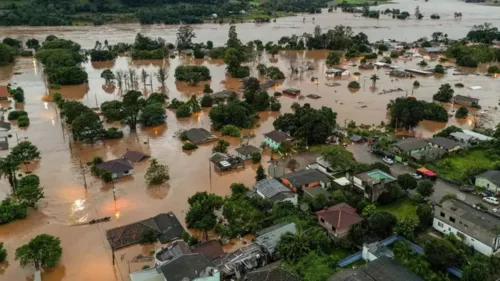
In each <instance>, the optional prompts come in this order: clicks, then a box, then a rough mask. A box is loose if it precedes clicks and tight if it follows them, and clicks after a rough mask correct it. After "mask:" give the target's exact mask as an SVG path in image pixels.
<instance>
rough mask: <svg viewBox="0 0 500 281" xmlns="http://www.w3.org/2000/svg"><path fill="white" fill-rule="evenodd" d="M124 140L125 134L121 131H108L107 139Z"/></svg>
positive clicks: (112, 129)
mask: <svg viewBox="0 0 500 281" xmlns="http://www.w3.org/2000/svg"><path fill="white" fill-rule="evenodd" d="M121 138H123V132H122V131H120V130H119V129H118V128H109V129H108V130H106V139H113V140H116V139H121Z"/></svg>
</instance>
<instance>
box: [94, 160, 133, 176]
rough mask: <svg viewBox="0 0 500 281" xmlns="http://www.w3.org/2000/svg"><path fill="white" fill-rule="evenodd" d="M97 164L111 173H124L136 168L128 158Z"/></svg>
mask: <svg viewBox="0 0 500 281" xmlns="http://www.w3.org/2000/svg"><path fill="white" fill-rule="evenodd" d="M96 166H97V167H98V168H101V169H104V170H106V171H108V172H110V173H123V172H126V171H129V170H131V169H133V168H134V167H133V166H132V164H131V163H130V161H128V160H127V159H115V160H110V161H106V162H102V163H101V164H97V165H96Z"/></svg>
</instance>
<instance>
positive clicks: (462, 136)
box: [450, 132, 474, 141]
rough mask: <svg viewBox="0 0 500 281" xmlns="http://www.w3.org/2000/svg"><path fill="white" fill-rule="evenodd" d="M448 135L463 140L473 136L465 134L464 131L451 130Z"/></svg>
mask: <svg viewBox="0 0 500 281" xmlns="http://www.w3.org/2000/svg"><path fill="white" fill-rule="evenodd" d="M450 136H452V137H454V138H455V139H457V140H463V141H470V140H473V139H474V137H473V136H471V135H467V134H466V133H462V132H453V133H451V134H450Z"/></svg>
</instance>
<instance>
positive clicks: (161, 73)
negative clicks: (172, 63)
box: [155, 66, 168, 93]
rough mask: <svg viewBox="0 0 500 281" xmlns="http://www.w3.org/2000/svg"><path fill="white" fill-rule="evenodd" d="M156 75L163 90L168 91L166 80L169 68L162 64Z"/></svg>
mask: <svg viewBox="0 0 500 281" xmlns="http://www.w3.org/2000/svg"><path fill="white" fill-rule="evenodd" d="M155 76H156V79H157V80H158V82H159V83H160V84H161V90H162V92H163V93H165V92H166V91H167V87H166V85H165V81H167V78H168V69H167V68H166V67H164V66H160V68H158V71H157V72H156V73H155Z"/></svg>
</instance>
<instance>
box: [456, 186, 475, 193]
mask: <svg viewBox="0 0 500 281" xmlns="http://www.w3.org/2000/svg"><path fill="white" fill-rule="evenodd" d="M459 190H460V191H461V192H464V193H472V192H474V191H475V190H476V189H475V188H474V187H472V186H462V187H460V189H459Z"/></svg>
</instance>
